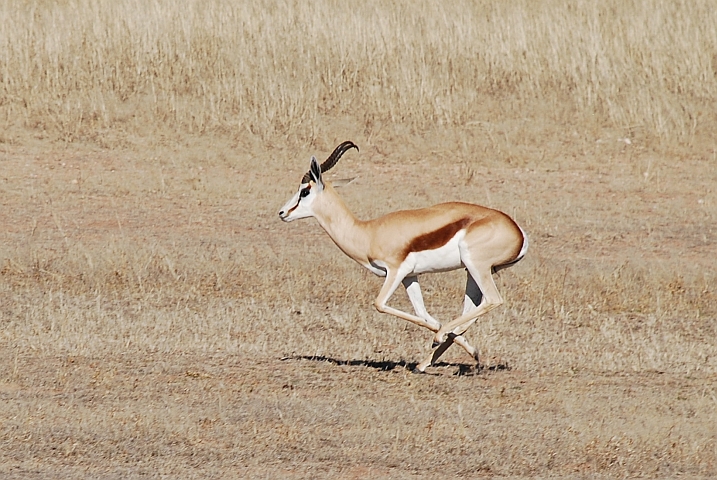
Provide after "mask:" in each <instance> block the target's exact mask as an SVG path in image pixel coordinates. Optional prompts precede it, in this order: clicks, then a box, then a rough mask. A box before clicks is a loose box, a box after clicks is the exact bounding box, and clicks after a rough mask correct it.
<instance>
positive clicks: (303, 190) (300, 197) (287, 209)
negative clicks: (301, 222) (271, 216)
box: [279, 183, 319, 222]
mask: <svg viewBox="0 0 717 480" xmlns="http://www.w3.org/2000/svg"><path fill="white" fill-rule="evenodd" d="M318 190H319V189H318V188H317V187H316V185H315V184H314V185H312V184H311V183H303V184H301V186H300V187H299V191H298V192H296V193H295V194H294V196H293V197H291V198H290V199H289V201H288V202H286V205H284V206H283V207H281V211H279V217H280V218H281V219H282V220H283V221H285V222H291V221H293V220H298V219H300V218H306V217H311V216H313V215H314V212H313V211H312V210H311V204H312V203H313V201H314V199H315V198H316V193H317V191H318Z"/></svg>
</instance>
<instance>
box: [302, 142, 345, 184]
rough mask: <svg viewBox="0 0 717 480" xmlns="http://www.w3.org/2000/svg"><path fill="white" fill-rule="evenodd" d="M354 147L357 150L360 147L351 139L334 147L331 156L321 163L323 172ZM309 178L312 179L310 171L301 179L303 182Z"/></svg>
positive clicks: (306, 181)
mask: <svg viewBox="0 0 717 480" xmlns="http://www.w3.org/2000/svg"><path fill="white" fill-rule="evenodd" d="M352 148H355V149H356V150H357V151H358V149H359V148H358V147H357V146H356V144H355V143H354V142H350V141H346V142H343V143H342V144H341V145H339V146H338V147H336V148H334V151H333V152H332V153H331V155H329V158H327V159H326V161H325V162H324V163H322V164H321V173H324V172H326V171H328V170H330V169H332V168H333V167H334V165H336V163H337V162H338V161H339V159H340V158H341V156H342V155H343V154H344V153H346V152H347V151H349V150H351V149H352ZM309 180H311V176H310V175H309V172H306V173H305V174H304V178H302V179H301V183H302V184H304V183H309Z"/></svg>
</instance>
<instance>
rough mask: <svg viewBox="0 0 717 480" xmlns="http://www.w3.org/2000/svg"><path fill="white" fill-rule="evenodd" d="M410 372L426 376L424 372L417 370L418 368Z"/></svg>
mask: <svg viewBox="0 0 717 480" xmlns="http://www.w3.org/2000/svg"><path fill="white" fill-rule="evenodd" d="M411 372H413V373H415V374H416V375H425V374H426V372H424V371H423V370H419V369H418V367H416V368H414V369H413V370H411Z"/></svg>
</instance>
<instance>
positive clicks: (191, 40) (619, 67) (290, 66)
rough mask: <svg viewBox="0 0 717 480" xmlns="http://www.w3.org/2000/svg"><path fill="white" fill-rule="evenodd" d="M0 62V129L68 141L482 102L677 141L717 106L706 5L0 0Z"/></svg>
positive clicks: (448, 120) (475, 108)
mask: <svg viewBox="0 0 717 480" xmlns="http://www.w3.org/2000/svg"><path fill="white" fill-rule="evenodd" d="M0 51H1V52H3V54H2V55H0V115H1V118H2V122H3V123H4V125H5V127H6V128H5V130H6V131H7V130H8V128H9V127H11V126H18V125H19V126H22V127H30V128H33V129H36V130H39V131H49V132H51V133H52V134H53V135H59V136H61V137H62V138H64V139H67V140H71V139H76V138H78V137H90V138H95V137H98V136H100V135H98V132H99V133H102V132H103V131H105V130H106V129H109V128H112V129H115V130H119V131H123V130H131V131H146V129H147V127H148V126H156V125H167V126H169V127H171V128H181V129H183V130H185V131H193V132H202V131H206V130H231V131H238V132H247V131H248V132H251V133H252V134H259V135H260V136H261V137H263V138H269V137H270V136H272V135H274V136H276V135H277V134H283V135H289V136H291V135H299V136H301V137H302V138H308V139H310V138H312V137H313V135H315V130H316V129H317V128H318V125H319V124H321V122H322V121H324V120H323V119H324V118H325V117H327V116H328V117H331V118H336V117H344V118H350V119H354V120H356V121H358V122H359V123H360V124H363V125H365V126H366V127H367V128H368V129H369V131H370V130H371V129H372V128H374V127H375V126H376V124H380V123H381V122H387V121H390V122H400V123H402V124H405V125H407V126H409V127H411V128H418V129H421V128H425V127H427V126H431V125H435V124H444V125H460V124H466V123H470V122H475V121H481V120H484V117H483V116H482V108H481V107H482V99H483V98H485V96H486V95H488V96H494V97H496V96H497V97H510V98H512V99H513V100H512V101H511V102H506V104H505V109H506V110H510V111H512V113H513V114H516V113H518V114H519V113H520V112H521V111H522V109H524V108H525V105H526V104H527V103H530V102H531V101H532V100H534V99H542V100H543V101H546V102H548V104H554V103H564V104H567V105H569V108H568V110H569V112H568V113H567V114H568V115H576V116H577V117H580V118H589V117H594V118H597V119H598V121H600V122H609V123H610V124H612V125H615V126H619V127H631V128H634V127H636V126H642V127H644V128H646V129H647V130H648V131H650V132H653V133H657V134H659V135H678V136H681V137H685V136H689V135H691V134H693V133H694V132H695V131H697V130H698V129H699V128H700V127H701V126H702V125H703V123H704V122H712V121H714V118H712V117H713V113H711V112H713V111H714V107H715V100H716V99H717V78H716V74H717V9H716V8H714V3H713V2H712V1H710V0H698V1H673V2H654V1H637V0H635V1H627V2H624V1H618V0H611V1H606V2H597V1H578V2H568V1H564V0H544V1H540V2H530V1H525V0H511V1H505V2H491V1H478V2H472V1H467V0H456V1H451V2H438V1H422V2H408V1H399V2H390V3H385V2H379V1H373V0H369V1H364V2H358V3H357V2H354V3H352V4H351V5H347V4H343V3H341V2H334V1H331V0H320V1H317V2H308V3H307V2H297V1H291V0H283V1H282V0H277V1H262V2H229V1H222V0H209V1H196V0H192V1H180V0H154V1H149V2H146V1H138V0H120V1H110V0H68V1H62V2H48V1H40V0H34V1H33V0H4V1H3V2H2V3H0ZM9 135H10V134H7V133H6V134H5V137H6V138H5V140H6V141H9V140H12V138H7V137H8V136H9Z"/></svg>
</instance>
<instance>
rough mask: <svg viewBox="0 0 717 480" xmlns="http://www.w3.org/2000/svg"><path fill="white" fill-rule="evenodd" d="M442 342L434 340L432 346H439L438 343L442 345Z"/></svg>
mask: <svg viewBox="0 0 717 480" xmlns="http://www.w3.org/2000/svg"><path fill="white" fill-rule="evenodd" d="M440 344H441V343H440V342H437V341H435V340H433V343H432V344H431V348H438V345H440Z"/></svg>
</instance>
